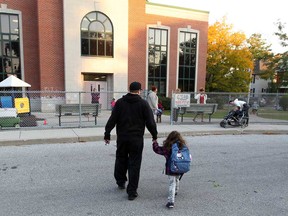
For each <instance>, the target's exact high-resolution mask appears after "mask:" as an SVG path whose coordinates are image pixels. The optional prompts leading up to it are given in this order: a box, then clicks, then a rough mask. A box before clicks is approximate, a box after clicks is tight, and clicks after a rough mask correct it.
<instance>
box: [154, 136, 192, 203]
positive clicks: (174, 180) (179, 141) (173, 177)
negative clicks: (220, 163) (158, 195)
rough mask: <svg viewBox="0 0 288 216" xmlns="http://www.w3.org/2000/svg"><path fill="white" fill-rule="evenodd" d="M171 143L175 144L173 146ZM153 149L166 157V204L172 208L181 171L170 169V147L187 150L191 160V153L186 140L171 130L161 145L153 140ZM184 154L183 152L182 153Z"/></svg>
mask: <svg viewBox="0 0 288 216" xmlns="http://www.w3.org/2000/svg"><path fill="white" fill-rule="evenodd" d="M173 144H176V146H177V147H178V148H179V149H178V148H177V147H176V146H174V145H173ZM152 147H153V151H154V152H155V153H156V154H160V155H163V156H164V157H165V158H166V163H165V168H166V169H165V174H166V175H168V181H169V195H168V203H167V204H166V207H167V208H174V202H175V195H177V193H178V190H179V181H180V179H181V176H182V175H183V174H184V172H187V171H184V172H183V173H178V172H172V171H171V155H172V151H174V150H172V149H174V147H175V148H177V151H181V149H184V148H185V149H186V150H188V154H189V155H188V157H189V159H190V161H191V155H190V153H189V149H188V148H187V145H186V142H185V140H184V139H183V137H182V136H181V134H180V133H179V132H178V131H172V132H171V133H170V134H169V135H168V136H167V138H166V140H164V141H163V146H159V144H158V143H157V141H154V142H153V145H152ZM183 155H184V154H183ZM189 166H190V162H189Z"/></svg>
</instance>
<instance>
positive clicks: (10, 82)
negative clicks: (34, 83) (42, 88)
mask: <svg viewBox="0 0 288 216" xmlns="http://www.w3.org/2000/svg"><path fill="white" fill-rule="evenodd" d="M0 87H31V85H30V84H29V83H26V82H24V81H23V80H21V79H19V78H17V77H15V76H13V75H11V76H9V77H8V78H6V79H5V80H3V81H2V82H0Z"/></svg>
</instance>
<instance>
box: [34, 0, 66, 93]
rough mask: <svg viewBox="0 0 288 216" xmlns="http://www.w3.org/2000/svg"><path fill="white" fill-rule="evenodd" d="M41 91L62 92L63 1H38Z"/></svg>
mask: <svg viewBox="0 0 288 216" xmlns="http://www.w3.org/2000/svg"><path fill="white" fill-rule="evenodd" d="M38 20H39V22H38V26H39V62H40V88H41V90H64V34H63V31H64V27H63V1H62V0H38Z"/></svg>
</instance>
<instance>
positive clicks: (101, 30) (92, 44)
mask: <svg viewBox="0 0 288 216" xmlns="http://www.w3.org/2000/svg"><path fill="white" fill-rule="evenodd" d="M81 55H82V56H107V57H113V25H112V22H111V20H110V19H109V17H107V16H106V15H105V14H103V13H101V12H99V11H93V12H90V13H88V14H86V16H84V17H83V19H82V21H81Z"/></svg>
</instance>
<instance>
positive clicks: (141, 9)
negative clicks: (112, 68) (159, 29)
mask: <svg viewBox="0 0 288 216" xmlns="http://www.w3.org/2000/svg"><path fill="white" fill-rule="evenodd" d="M145 3H146V1H144V0H143V1H133V0H129V60H128V82H129V83H130V82H132V81H135V80H136V79H137V80H138V81H140V82H141V83H143V88H147V86H144V83H145V81H146V63H147V60H146V50H147V47H146V46H147V45H146V43H147V42H146V40H147V38H146V36H147V34H146V31H147V29H146V28H147V25H153V24H154V25H156V24H157V22H158V21H160V22H161V25H163V26H169V27H170V51H169V54H170V55H169V60H170V65H169V69H168V70H169V74H170V77H169V89H168V92H169V94H170V92H171V91H172V90H175V89H176V72H177V50H178V44H177V41H178V28H186V27H187V26H188V25H190V26H191V28H192V29H195V30H199V32H200V37H199V50H198V52H199V55H198V80H197V86H198V87H199V86H205V78H206V58H207V34H208V22H203V21H196V20H185V19H180V18H174V17H164V16H158V15H151V14H145Z"/></svg>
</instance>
